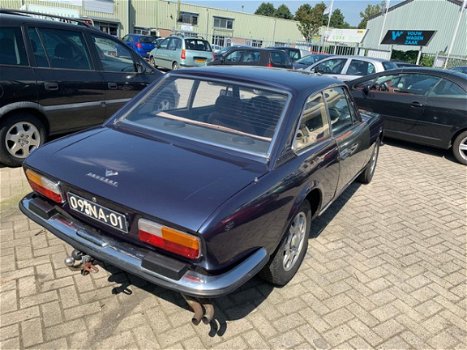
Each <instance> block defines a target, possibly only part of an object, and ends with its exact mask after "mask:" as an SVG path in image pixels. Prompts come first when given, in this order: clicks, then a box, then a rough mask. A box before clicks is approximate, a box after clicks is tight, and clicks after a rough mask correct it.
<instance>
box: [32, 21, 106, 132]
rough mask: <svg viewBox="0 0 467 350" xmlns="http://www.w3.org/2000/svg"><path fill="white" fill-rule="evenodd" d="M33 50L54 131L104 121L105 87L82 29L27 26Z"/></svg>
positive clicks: (43, 102)
mask: <svg viewBox="0 0 467 350" xmlns="http://www.w3.org/2000/svg"><path fill="white" fill-rule="evenodd" d="M27 33H28V37H29V45H30V50H31V51H32V52H33V57H32V58H33V60H34V63H33V64H34V68H33V69H34V72H35V75H36V77H37V85H38V98H39V103H40V105H41V106H42V107H43V109H44V111H45V113H46V114H47V117H48V120H49V129H50V132H51V133H64V132H69V131H73V130H77V129H81V128H84V127H88V126H92V125H96V124H99V123H101V122H103V121H104V120H105V119H106V117H107V115H106V112H105V102H104V101H105V99H106V96H105V95H106V89H107V87H106V86H105V84H104V82H103V77H102V75H101V73H100V72H98V71H96V69H95V66H94V62H93V61H92V59H91V55H90V52H89V50H88V47H87V45H86V41H85V36H84V33H83V32H82V31H80V30H70V29H67V30H63V29H58V28H54V27H29V28H27Z"/></svg>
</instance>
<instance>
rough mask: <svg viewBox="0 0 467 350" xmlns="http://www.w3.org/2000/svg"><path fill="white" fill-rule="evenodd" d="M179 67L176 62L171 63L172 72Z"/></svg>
mask: <svg viewBox="0 0 467 350" xmlns="http://www.w3.org/2000/svg"><path fill="white" fill-rule="evenodd" d="M178 68H179V67H178V63H177V62H174V63H172V70H177V69H178Z"/></svg>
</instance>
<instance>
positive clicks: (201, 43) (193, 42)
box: [185, 39, 212, 51]
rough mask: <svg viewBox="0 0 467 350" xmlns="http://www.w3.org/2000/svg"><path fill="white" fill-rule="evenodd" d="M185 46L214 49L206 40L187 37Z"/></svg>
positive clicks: (191, 48)
mask: <svg viewBox="0 0 467 350" xmlns="http://www.w3.org/2000/svg"><path fill="white" fill-rule="evenodd" d="M185 48H186V49H187V50H196V51H212V50H211V45H209V43H208V42H207V41H206V40H201V39H185Z"/></svg>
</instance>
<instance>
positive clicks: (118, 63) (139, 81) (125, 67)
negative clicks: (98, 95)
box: [88, 33, 156, 116]
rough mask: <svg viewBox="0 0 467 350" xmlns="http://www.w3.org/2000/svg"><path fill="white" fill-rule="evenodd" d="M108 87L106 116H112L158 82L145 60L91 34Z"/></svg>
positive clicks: (115, 41)
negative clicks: (147, 87) (155, 80)
mask: <svg viewBox="0 0 467 350" xmlns="http://www.w3.org/2000/svg"><path fill="white" fill-rule="evenodd" d="M88 35H89V41H90V47H91V48H92V51H93V52H94V53H95V55H96V58H97V61H98V65H99V69H100V73H101V75H102V77H103V81H104V82H105V86H106V94H105V106H106V116H111V115H112V114H113V113H115V112H116V111H117V110H118V109H120V107H122V106H123V105H124V104H125V103H126V102H128V101H129V100H130V99H131V98H132V97H133V96H135V95H136V94H137V93H138V92H139V91H141V90H142V89H144V88H145V87H146V86H147V85H149V84H150V83H151V82H152V81H153V80H154V79H155V76H154V75H155V74H156V72H155V71H152V70H151V71H149V70H147V69H146V68H148V67H146V65H145V64H144V63H143V62H142V59H141V58H140V57H139V56H138V55H136V54H135V53H133V52H132V50H130V49H129V48H128V47H126V46H125V45H123V44H122V43H120V42H119V41H117V40H115V39H113V38H110V37H108V36H102V35H99V34H94V33H88Z"/></svg>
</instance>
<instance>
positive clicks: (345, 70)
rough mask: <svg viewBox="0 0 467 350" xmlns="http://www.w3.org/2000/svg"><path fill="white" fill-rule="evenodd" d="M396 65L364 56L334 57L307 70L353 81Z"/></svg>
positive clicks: (393, 67) (394, 67)
mask: <svg viewBox="0 0 467 350" xmlns="http://www.w3.org/2000/svg"><path fill="white" fill-rule="evenodd" d="M396 68H397V66H396V65H395V63H393V62H391V61H388V60H384V59H380V58H372V57H363V56H332V57H329V58H325V59H323V60H321V61H319V62H316V63H314V64H312V65H311V66H309V67H308V68H305V69H304V70H305V71H307V72H310V73H320V74H324V75H329V76H332V77H333V78H336V79H340V80H342V81H347V80H353V79H357V78H360V77H362V76H365V75H369V74H373V73H379V72H384V71H386V70H389V69H396Z"/></svg>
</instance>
